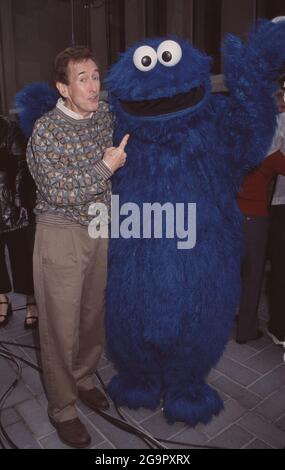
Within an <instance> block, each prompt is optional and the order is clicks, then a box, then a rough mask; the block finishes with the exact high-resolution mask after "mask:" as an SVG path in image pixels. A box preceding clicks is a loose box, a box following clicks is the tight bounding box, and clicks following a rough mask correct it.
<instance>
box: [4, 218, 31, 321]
mask: <svg viewBox="0 0 285 470" xmlns="http://www.w3.org/2000/svg"><path fill="white" fill-rule="evenodd" d="M29 237H30V227H24V228H20V229H17V230H13V231H11V232H8V233H7V234H6V242H7V247H8V251H9V258H10V265H11V273H12V279H13V287H14V292H17V293H18V294H24V295H26V318H25V323H24V326H25V328H28V329H31V328H36V327H37V326H38V311H37V306H36V303H35V299H34V283H33V258H32V250H31V242H30V241H29Z"/></svg>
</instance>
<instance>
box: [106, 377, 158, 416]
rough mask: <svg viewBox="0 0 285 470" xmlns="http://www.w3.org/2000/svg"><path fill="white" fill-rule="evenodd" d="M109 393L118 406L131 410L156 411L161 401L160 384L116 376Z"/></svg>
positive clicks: (109, 387)
mask: <svg viewBox="0 0 285 470" xmlns="http://www.w3.org/2000/svg"><path fill="white" fill-rule="evenodd" d="M107 389H108V393H109V395H110V397H111V398H112V400H114V402H115V403H116V405H117V406H123V405H125V406H128V407H129V408H134V409H136V408H139V407H141V406H142V407H144V408H149V409H151V410H155V409H156V408H157V406H158V405H159V401H160V387H159V385H158V383H153V382H151V381H150V380H149V382H148V383H147V382H145V383H142V382H136V381H135V379H134V378H132V379H131V378H130V377H126V376H123V375H120V374H118V375H115V377H113V378H112V380H111V382H110V383H109V385H108V387H107Z"/></svg>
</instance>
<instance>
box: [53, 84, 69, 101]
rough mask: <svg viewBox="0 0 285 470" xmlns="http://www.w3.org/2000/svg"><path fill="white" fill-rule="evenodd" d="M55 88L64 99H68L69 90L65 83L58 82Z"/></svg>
mask: <svg viewBox="0 0 285 470" xmlns="http://www.w3.org/2000/svg"><path fill="white" fill-rule="evenodd" d="M55 86H56V88H57V89H58V91H59V93H60V94H61V96H62V97H63V98H68V90H67V85H65V83H61V82H56V84H55Z"/></svg>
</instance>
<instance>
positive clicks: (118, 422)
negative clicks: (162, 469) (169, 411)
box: [0, 307, 220, 449]
mask: <svg viewBox="0 0 285 470" xmlns="http://www.w3.org/2000/svg"><path fill="white" fill-rule="evenodd" d="M24 308H25V307H24ZM13 310H16V309H13ZM19 310H21V309H20V308H19ZM5 345H10V346H16V347H23V348H29V349H35V350H37V351H39V350H40V348H39V347H37V346H31V345H27V344H19V343H14V342H8V341H0V356H2V357H4V358H6V359H7V360H10V361H12V362H13V363H14V364H16V365H17V367H18V368H19V367H20V366H19V364H18V363H17V360H19V361H21V362H24V363H25V364H27V365H28V366H30V367H32V368H33V369H35V370H37V371H38V372H39V373H42V369H41V368H40V367H39V366H37V365H36V364H34V363H33V362H31V361H28V360H26V359H23V358H22V357H20V356H18V355H16V354H14V353H12V352H11V351H10V350H8V349H7V348H6V346H5ZM96 376H97V378H98V380H99V382H100V384H101V385H102V388H103V390H104V391H105V393H106V394H107V395H108V393H107V389H106V386H105V384H104V382H103V380H102V379H101V377H100V374H99V373H98V372H96ZM20 378H21V374H20V377H17V379H15V381H14V382H13V384H12V385H11V386H10V387H9V388H8V390H7V391H6V392H5V393H4V395H2V397H0V430H1V432H2V434H3V435H4V436H5V439H6V440H7V441H8V442H9V444H10V446H11V447H12V448H17V446H16V444H15V443H14V442H13V441H12V440H11V439H10V437H9V436H8V434H7V433H6V431H5V429H4V427H3V425H2V422H1V412H2V406H3V403H4V402H5V400H6V396H7V394H9V393H11V392H12V390H13V389H14V388H15V387H16V385H17V383H18V382H19V380H20ZM2 402H3V403H2ZM114 406H115V409H116V411H117V413H118V415H119V416H120V419H118V418H116V417H114V416H112V415H109V414H108V413H105V412H104V411H101V410H96V413H97V414H99V415H100V416H102V417H103V418H104V419H106V420H107V421H108V422H110V423H111V424H112V425H113V426H116V427H118V428H119V429H122V430H124V431H125V432H128V433H130V434H133V435H135V436H137V437H138V438H139V439H142V440H143V442H145V444H147V445H148V447H150V448H151V449H155V448H158V449H167V447H165V446H164V445H163V444H162V443H166V444H175V445H181V446H183V447H188V448H193V447H195V448H202V449H220V447H215V446H207V445H198V444H192V443H185V442H178V441H172V440H168V439H162V438H160V437H154V436H152V435H151V434H150V433H148V432H147V431H146V430H144V429H142V428H140V427H138V426H136V425H134V424H131V423H130V422H129V421H127V419H126V418H125V417H124V415H123V414H122V412H121V410H120V409H119V408H118V407H117V406H116V404H114ZM0 445H1V446H3V445H2V440H1V436H0ZM4 448H5V447H4Z"/></svg>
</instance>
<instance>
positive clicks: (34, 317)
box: [24, 302, 39, 330]
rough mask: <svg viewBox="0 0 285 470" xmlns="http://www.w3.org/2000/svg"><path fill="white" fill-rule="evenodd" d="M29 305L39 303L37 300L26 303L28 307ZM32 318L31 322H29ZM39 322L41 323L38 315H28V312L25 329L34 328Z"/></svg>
mask: <svg viewBox="0 0 285 470" xmlns="http://www.w3.org/2000/svg"><path fill="white" fill-rule="evenodd" d="M29 305H35V306H36V305H37V304H36V303H35V302H28V303H27V304H26V307H28V306H29ZM30 320H31V323H30V322H29V321H30ZM38 323H39V318H38V316H37V315H28V312H27V314H26V318H25V321H24V328H25V330H34V329H35V328H37V327H38Z"/></svg>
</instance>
